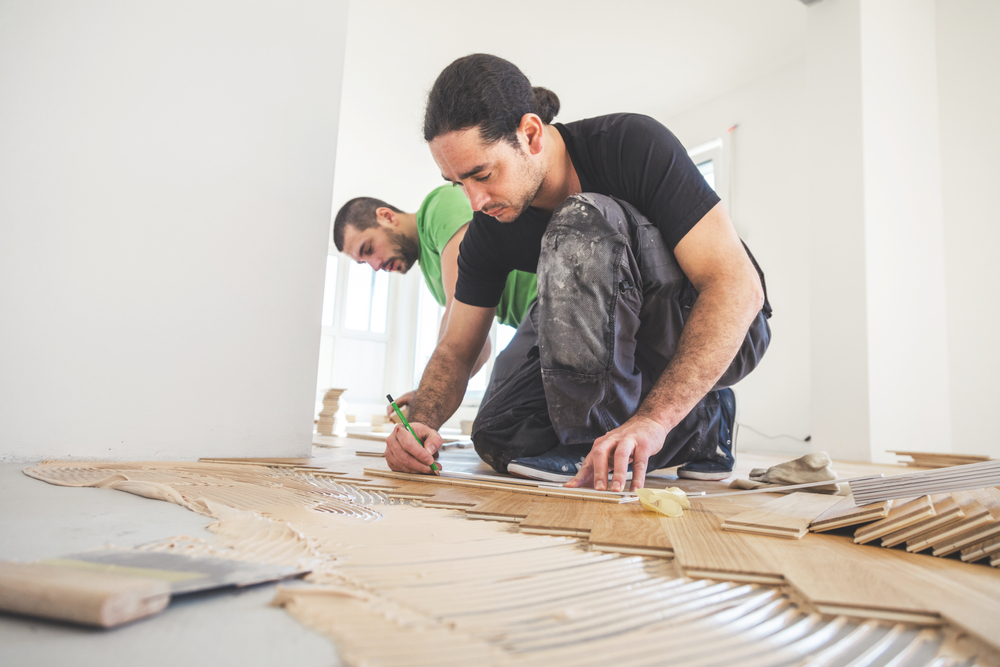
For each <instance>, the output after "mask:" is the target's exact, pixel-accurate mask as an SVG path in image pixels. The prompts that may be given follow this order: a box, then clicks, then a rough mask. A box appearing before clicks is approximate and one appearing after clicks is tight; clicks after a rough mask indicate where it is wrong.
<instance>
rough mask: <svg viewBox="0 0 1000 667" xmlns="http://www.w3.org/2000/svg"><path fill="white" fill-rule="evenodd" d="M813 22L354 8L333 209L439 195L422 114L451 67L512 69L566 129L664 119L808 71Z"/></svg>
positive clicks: (782, 2)
mask: <svg viewBox="0 0 1000 667" xmlns="http://www.w3.org/2000/svg"><path fill="white" fill-rule="evenodd" d="M807 11H808V9H807V8H806V7H805V6H804V5H803V4H802V3H801V2H800V1H799V0H619V1H618V2H616V3H614V4H612V3H609V2H600V1H597V0H574V1H573V2H562V1H560V2H544V1H538V0H535V1H534V2H531V1H525V0H513V1H509V2H507V1H504V2H496V1H494V2H481V1H477V0H465V1H464V2H456V1H453V0H431V1H419V2H413V1H412V0H411V1H405V0H353V1H352V2H351V5H350V16H349V22H348V36H347V53H346V59H345V72H344V88H343V102H342V107H341V124H340V138H339V141H340V147H339V149H338V164H337V182H336V186H335V190H334V202H333V203H334V207H335V210H336V207H339V206H340V204H341V203H343V202H344V201H346V200H347V199H348V198H350V197H353V196H357V195H359V194H369V195H372V196H379V197H382V198H384V199H387V200H390V201H393V198H395V201H398V202H399V203H398V204H397V205H399V206H401V207H402V208H405V209H413V208H414V207H415V206H416V205H417V204H419V201H420V197H422V194H421V193H424V194H425V193H426V191H427V190H428V189H429V188H430V187H433V186H434V185H436V184H438V183H441V181H440V179H439V176H438V174H437V171H436V168H435V167H434V164H433V162H431V160H430V157H429V155H428V153H427V149H426V146H424V143H423V140H422V137H421V123H422V117H423V106H424V100H425V97H426V94H427V90H428V89H429V88H430V86H431V84H432V83H433V82H434V79H435V78H436V77H437V75H438V73H439V72H440V71H441V69H442V68H443V67H445V66H446V65H447V64H448V63H449V62H451V61H452V60H454V59H455V58H457V57H460V56H463V55H466V54H468V53H473V52H487V53H495V54H497V55H500V56H503V57H505V58H507V59H508V60H511V61H512V62H514V63H515V64H517V65H518V66H519V67H520V68H521V69H522V70H523V71H524V72H525V74H527V75H528V77H529V78H530V79H531V81H532V83H533V84H534V85H540V86H545V87H547V88H550V89H552V90H553V91H555V92H556V93H557V94H558V95H559V97H560V99H561V101H562V111H561V112H560V114H559V116H558V120H563V121H568V120H574V119H577V118H585V117H588V116H594V115H598V114H602V113H610V112H614V111H636V112H642V113H647V114H650V115H652V116H655V117H657V118H660V119H663V120H665V119H669V118H670V117H671V116H672V115H674V114H676V113H679V112H681V111H684V110H686V109H689V108H691V107H693V106H696V105H698V104H701V103H703V102H705V101H707V100H709V99H712V98H713V97H716V96H718V95H720V94H722V93H724V92H726V91H728V90H731V89H733V88H735V87H737V86H739V85H741V84H743V83H746V82H748V81H751V80H753V79H754V78H756V77H759V76H761V75H763V74H766V73H769V72H771V71H774V70H775V69H778V68H780V67H782V66H784V65H787V64H789V63H791V62H793V61H795V60H798V59H800V58H802V57H803V54H804V52H805V21H806V12H807ZM380 193H381V194H380Z"/></svg>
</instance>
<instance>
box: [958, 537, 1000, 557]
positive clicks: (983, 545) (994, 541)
mask: <svg viewBox="0 0 1000 667" xmlns="http://www.w3.org/2000/svg"><path fill="white" fill-rule="evenodd" d="M994 554H1000V537H994V538H991V539H988V540H984V541H983V542H979V543H977V544H973V545H972V546H971V547H966V548H965V549H962V560H963V561H965V562H967V563H971V562H972V561H976V560H979V559H980V558H986V557H987V556H993V555H994Z"/></svg>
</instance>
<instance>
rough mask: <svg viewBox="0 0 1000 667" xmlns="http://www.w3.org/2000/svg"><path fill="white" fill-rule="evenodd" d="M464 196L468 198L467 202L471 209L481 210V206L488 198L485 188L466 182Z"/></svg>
mask: <svg viewBox="0 0 1000 667" xmlns="http://www.w3.org/2000/svg"><path fill="white" fill-rule="evenodd" d="M465 196H466V197H468V198H469V203H470V204H471V205H472V210H473V211H481V210H483V206H485V205H486V202H488V201H489V200H490V198H489V196H488V195H487V194H486V192H485V190H483V189H482V188H480V187H478V186H476V185H472V184H468V183H467V184H466V185H465Z"/></svg>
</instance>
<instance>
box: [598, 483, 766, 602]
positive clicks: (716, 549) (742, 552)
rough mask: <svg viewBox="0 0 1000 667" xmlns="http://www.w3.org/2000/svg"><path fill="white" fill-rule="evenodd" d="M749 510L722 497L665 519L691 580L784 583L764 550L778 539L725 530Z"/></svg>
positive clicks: (677, 559) (679, 562)
mask: <svg viewBox="0 0 1000 667" xmlns="http://www.w3.org/2000/svg"><path fill="white" fill-rule="evenodd" d="M740 500H744V499H742V498H741V499H740ZM745 509H746V506H745V505H741V504H738V503H737V501H734V500H732V499H729V498H719V499H718V500H712V501H704V502H700V503H697V504H696V505H692V506H691V509H689V510H685V511H684V515H683V516H682V517H680V518H679V519H667V518H664V519H663V520H662V521H661V524H662V526H663V529H664V532H665V533H666V535H667V538H668V539H669V540H670V543H671V544H672V545H673V549H674V562H675V563H676V565H677V566H678V568H679V569H680V570H681V571H682V572H683V573H684V574H685V575H686V576H689V577H707V578H716V579H727V580H731V581H750V582H757V583H764V584H778V585H780V584H783V583H784V580H785V579H784V576H783V575H782V574H781V570H780V569H778V568H777V567H775V564H774V562H773V561H771V560H770V558H769V557H768V553H767V551H766V550H765V549H763V548H761V544H762V543H763V542H773V541H775V540H769V539H768V538H765V537H759V536H756V535H746V534H741V533H727V532H725V531H723V530H722V522H723V521H724V520H725V519H726V518H728V517H730V516H732V515H734V514H739V513H740V512H741V511H745ZM595 529H596V526H595ZM593 536H594V533H593V531H592V532H591V539H592V540H593ZM781 542H782V543H784V542H785V541H784V540H782V541H781Z"/></svg>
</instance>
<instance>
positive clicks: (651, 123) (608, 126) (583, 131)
mask: <svg viewBox="0 0 1000 667" xmlns="http://www.w3.org/2000/svg"><path fill="white" fill-rule="evenodd" d="M559 125H561V127H563V128H565V129H566V131H567V132H568V133H569V134H570V135H571V136H574V137H578V138H581V139H585V138H587V137H592V136H595V135H600V134H611V133H623V132H627V131H630V130H633V129H634V130H640V131H642V130H644V129H647V128H654V127H657V128H662V127H664V126H663V123H661V122H660V121H658V120H656V119H655V118H652V117H651V116H646V115H644V114H640V113H627V112H623V113H611V114H606V115H604V116H594V117H593V118H584V119H582V120H574V121H571V122H569V123H561V124H559Z"/></svg>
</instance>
